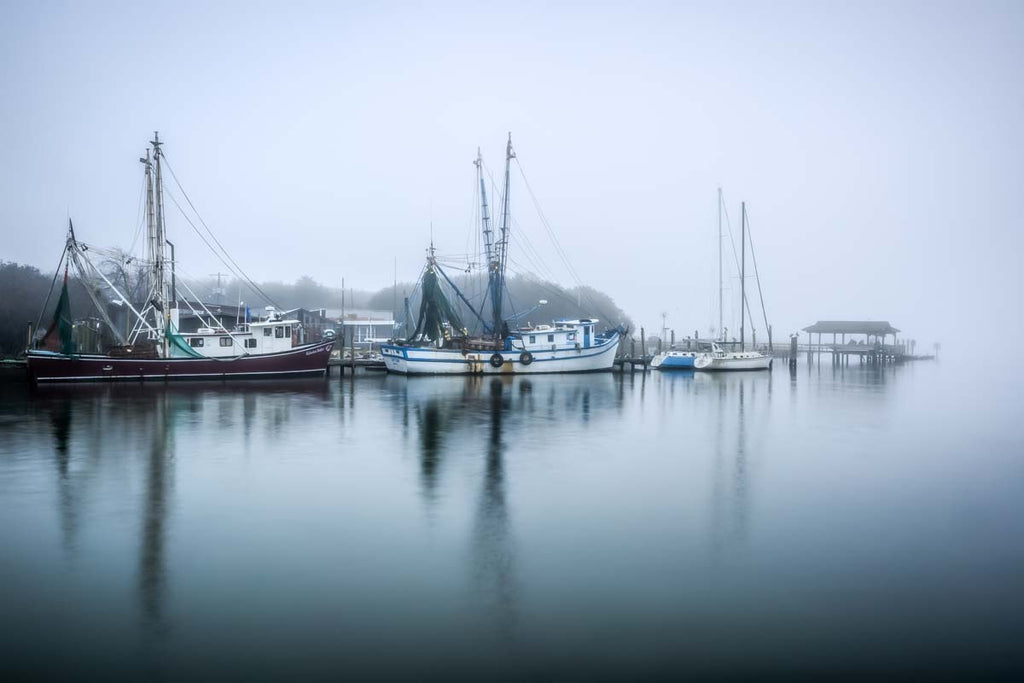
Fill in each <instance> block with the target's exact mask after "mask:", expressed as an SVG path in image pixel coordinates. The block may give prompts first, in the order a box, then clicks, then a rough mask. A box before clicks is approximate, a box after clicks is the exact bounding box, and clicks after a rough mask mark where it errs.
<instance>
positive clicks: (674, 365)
mask: <svg viewBox="0 0 1024 683" xmlns="http://www.w3.org/2000/svg"><path fill="white" fill-rule="evenodd" d="M696 357H697V354H696V353H678V352H668V353H663V354H660V355H659V356H656V357H655V359H654V360H653V361H651V367H652V368H655V369H657V370H693V362H694V360H695V359H696Z"/></svg>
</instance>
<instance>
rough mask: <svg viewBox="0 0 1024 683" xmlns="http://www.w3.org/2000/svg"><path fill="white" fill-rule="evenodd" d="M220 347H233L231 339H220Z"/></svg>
mask: <svg viewBox="0 0 1024 683" xmlns="http://www.w3.org/2000/svg"><path fill="white" fill-rule="evenodd" d="M220 345H221V346H231V337H221V338H220Z"/></svg>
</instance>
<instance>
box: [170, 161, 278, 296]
mask: <svg viewBox="0 0 1024 683" xmlns="http://www.w3.org/2000/svg"><path fill="white" fill-rule="evenodd" d="M160 156H162V157H163V159H164V164H166V166H167V170H168V171H170V172H171V177H172V178H174V184H175V185H177V186H178V189H179V190H181V194H182V196H184V197H185V201H186V202H188V205H189V206H190V207H192V211H194V212H195V214H196V218H198V219H199V222H200V223H202V224H203V227H204V228H206V232H208V233H210V237H212V238H213V241H214V242H216V243H217V246H218V247H220V250H221V251H222V252H224V255H225V256H226V257H227V258H228V260H229V261H231V263H234V264H235V267H236V268H237V269H238V272H240V273H241V274H242V276H243V278H244V279H245V280H246V282H248V283H249V284H250V285H252V287H253V288H254V289H255V290H256V291H257V292H259V293H260V294H262V295H263V296H264V297H265V298H266V299H267V301H269V302H270V303H271V304H273V305H274V307H275V308H280V306H278V305H277V302H275V301H274V300H273V299H271V298H270V297H269V296H267V294H266V292H264V291H263V290H262V289H260V288H259V286H258V285H257V284H256V283H255V282H254V281H253V280H252V278H250V277H249V275H248V274H246V272H245V271H244V270H242V267H241V266H239V265H238V264H237V263H235V259H233V258H231V254H229V253H228V251H227V249H225V248H224V245H223V244H221V243H220V240H218V239H217V236H216V235H214V234H213V231H212V230H210V226H208V225H207V224H206V221H204V220H203V217H202V215H200V213H199V209H197V208H196V206H195V204H193V203H192V199H191V198H189V196H188V192H186V191H185V188H184V187H182V186H181V182H179V181H178V176H177V175H175V173H174V169H173V168H171V164H170V162H169V161H167V154H166V153H164V151H163V150H160ZM175 205H176V206H178V210H179V211H181V212H182V215H184V213H185V212H184V211H183V210H182V209H181V206H180V205H178V203H177V202H175ZM186 220H187V217H186ZM207 244H209V243H208V242H207Z"/></svg>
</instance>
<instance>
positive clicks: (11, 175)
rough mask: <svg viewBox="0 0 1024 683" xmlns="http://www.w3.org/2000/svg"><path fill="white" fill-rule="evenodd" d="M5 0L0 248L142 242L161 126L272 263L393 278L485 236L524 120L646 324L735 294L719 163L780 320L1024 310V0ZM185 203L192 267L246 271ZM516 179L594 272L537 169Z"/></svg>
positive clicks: (600, 257) (704, 318) (36, 255)
mask: <svg viewBox="0 0 1024 683" xmlns="http://www.w3.org/2000/svg"><path fill="white" fill-rule="evenodd" d="M2 4H3V8H2V12H3V20H2V22H0V93H2V96H0V198H2V201H0V231H2V233H0V234H2V245H0V259H4V260H14V261H20V262H25V263H30V264H33V265H36V266H39V267H40V268H43V269H52V268H53V266H54V265H55V263H54V262H55V260H56V258H57V256H58V255H59V251H60V248H61V244H62V241H63V239H64V225H65V222H66V216H67V214H68V212H69V211H70V213H71V215H72V216H73V217H74V219H75V223H76V228H77V230H78V233H79V236H80V237H81V238H82V239H83V240H85V241H88V242H92V243H96V244H104V245H120V246H125V247H127V246H128V245H129V244H130V243H131V241H132V238H133V235H134V234H135V232H136V226H137V225H138V207H139V196H140V188H141V182H142V176H141V166H140V164H139V163H138V161H137V160H138V157H139V156H140V154H141V153H142V152H143V151H144V148H145V145H146V142H147V140H149V139H150V138H151V137H152V132H153V131H154V130H159V131H160V133H161V137H162V138H163V139H164V140H165V141H166V143H167V145H166V148H165V149H166V152H167V157H168V160H169V161H170V164H171V166H172V168H173V169H174V171H175V172H176V174H177V176H178V178H179V179H180V180H181V182H182V185H183V186H184V187H185V189H186V191H187V192H188V193H189V195H190V196H191V198H192V200H193V201H194V202H195V204H196V206H197V207H198V208H199V210H200V212H201V213H202V215H203V217H204V218H205V219H206V221H207V223H208V224H209V225H210V226H211V227H212V228H213V229H214V231H215V232H216V234H217V235H218V236H219V237H220V239H221V241H222V242H224V243H225V244H226V245H228V246H229V250H230V251H231V253H232V255H233V256H234V258H235V260H236V261H237V262H238V263H240V264H241V265H242V266H243V268H245V269H246V270H247V271H248V272H249V274H250V275H252V276H253V277H254V278H255V279H256V280H283V281H293V280H295V279H296V278H297V277H299V276H300V275H303V274H308V275H311V276H313V277H315V278H316V279H318V280H320V281H322V282H324V283H327V284H330V285H334V286H338V285H340V283H341V279H342V277H344V278H345V280H346V283H347V284H349V285H352V286H355V287H358V288H361V289H376V288H378V287H382V286H385V285H387V284H389V283H390V282H391V280H392V277H393V268H394V261H395V259H396V258H397V262H398V270H399V279H402V280H409V279H413V278H415V277H416V275H417V274H418V273H419V271H420V268H421V265H422V260H423V255H424V249H425V248H426V246H427V245H428V242H429V239H430V225H431V223H432V224H433V235H434V240H435V242H436V243H437V245H438V248H439V249H440V250H441V251H443V252H444V253H457V252H461V251H465V249H466V245H467V244H472V242H471V231H472V230H473V201H474V199H473V183H474V176H473V173H474V169H473V166H472V163H471V162H472V160H473V158H474V157H475V154H476V148H477V146H480V147H481V148H482V149H483V153H484V156H485V161H486V163H487V164H488V166H489V168H490V169H491V171H492V172H493V173H495V174H496V175H497V174H499V173H500V171H501V166H502V163H503V151H504V141H505V136H506V134H507V133H508V131H511V132H512V135H513V142H514V145H515V147H516V149H517V152H518V154H519V160H520V161H521V163H522V167H523V169H524V170H525V172H526V177H527V179H528V180H529V182H530V185H531V187H532V188H533V190H534V193H535V194H536V196H537V199H538V200H539V202H540V204H541V207H542V208H543V210H544V213H545V214H546V216H547V218H548V220H549V221H550V224H551V226H552V228H553V229H554V231H555V232H556V234H557V235H558V239H559V241H560V243H561V245H562V247H563V248H564V249H565V251H566V252H567V253H568V254H569V258H570V260H571V263H572V265H573V267H574V268H575V270H576V271H577V272H578V274H579V277H580V278H581V279H582V280H583V281H584V282H586V283H588V284H590V285H593V286H594V287H597V288H599V289H601V290H604V291H606V292H607V293H608V294H610V295H611V296H612V297H613V298H614V299H615V300H616V302H617V303H619V305H620V306H622V307H623V308H624V309H625V310H626V311H627V312H628V313H630V314H631V315H632V316H633V317H634V318H635V319H636V321H637V322H638V323H641V324H644V325H645V326H647V327H648V329H651V330H656V329H658V328H660V327H661V313H662V312H663V311H664V312H666V313H667V314H668V325H669V326H670V327H674V328H676V329H677V330H679V331H680V332H682V331H683V330H693V329H695V328H699V329H701V330H702V331H703V330H705V329H707V328H708V326H709V325H711V324H713V322H714V321H715V319H716V318H717V313H716V310H717V309H716V307H717V298H716V297H717V295H716V288H717V284H716V278H717V271H716V268H717V260H716V259H717V257H716V255H715V237H716V232H715V231H716V229H717V227H716V226H717V223H716V221H717V212H716V188H717V187H718V186H722V188H723V189H724V192H725V198H726V201H727V202H728V210H729V212H730V215H731V218H732V221H733V225H734V227H735V226H738V214H739V202H740V200H746V201H747V202H748V208H749V213H750V224H751V229H752V235H753V240H754V244H755V248H756V250H757V259H758V266H759V268H760V270H761V276H762V278H761V279H762V286H763V290H764V295H765V300H766V304H767V306H768V313H769V318H770V319H771V321H772V322H773V323H774V325H775V329H776V337H777V338H779V337H785V334H786V333H787V332H789V331H792V330H796V329H799V328H800V327H803V326H805V325H807V324H809V323H811V322H813V321H815V320H817V319H859V318H873V319H888V320H890V321H891V322H892V323H893V324H895V325H896V326H898V327H900V328H901V329H903V330H904V331H905V332H906V333H907V334H908V335H909V336H912V337H916V338H917V339H918V340H920V341H921V342H922V343H927V344H929V345H930V343H931V342H932V341H935V340H940V341H942V342H943V343H944V346H946V347H947V348H948V347H952V346H953V345H954V344H955V343H957V342H959V343H968V342H976V341H977V339H978V335H985V336H986V337H988V336H989V335H990V334H992V333H993V332H997V331H1001V330H1003V329H1009V331H1011V332H1019V331H1020V330H1021V309H1022V301H1021V299H1022V297H1021V294H1022V290H1024V278H1022V275H1021V269H1020V267H1019V263H1020V260H1021V248H1022V246H1024V244H1022V241H1024V240H1022V237H1021V228H1022V226H1021V218H1020V216H1021V215H1022V209H1021V189H1022V188H1024V132H1022V126H1024V83H1022V79H1024V76H1022V74H1024V4H1022V3H1020V2H1007V3H998V2H971V3H936V2H927V3H909V2H905V3H897V2H884V3H872V2H855V3H854V2H849V3H837V2H832V3H830V2H815V3H807V4H803V3H797V4H790V3H779V2H759V3H740V4H719V3H706V2H703V3H697V4H693V5H689V4H683V3H676V2H671V3H643V2H641V3H627V2H619V3H596V2H583V3H571V4H568V3H562V4H558V5H557V7H552V5H554V3H547V2H544V3H523V2H515V3H493V4H492V3H485V2H483V3H482V2H471V3H464V4H462V3H402V4H384V3H369V2H366V3H362V2H361V3H355V2H353V3H323V4H319V3H308V4H300V3H276V6H275V5H274V4H260V3H254V2H244V3H241V2H239V3H220V4H219V6H218V7H205V6H204V5H205V3H201V4H196V5H190V4H187V3H172V4H171V5H166V6H161V7H162V8H163V13H156V8H157V6H156V5H153V4H151V3H138V2H135V3H126V4H115V3H86V2H75V3H64V4H61V3H47V2H39V3H28V2H7V1H4V2H3V3H2ZM168 205H169V209H168V221H167V222H168V230H169V232H170V236H171V238H172V239H175V238H176V241H177V242H178V245H179V246H178V256H179V260H180V261H181V267H182V269H183V270H184V271H186V272H188V273H190V274H192V275H206V274H208V273H215V272H217V271H218V270H221V271H223V270H224V268H223V266H221V264H220V263H219V262H218V261H217V260H216V259H215V258H214V257H213V256H212V255H211V254H210V253H209V252H208V251H207V250H206V249H205V248H204V247H203V246H202V245H201V244H200V243H199V241H198V238H197V237H195V236H194V234H192V232H191V229H190V228H189V227H188V225H187V224H186V223H185V222H184V221H183V220H182V219H181V217H180V214H178V213H177V210H176V209H174V207H173V205H172V204H170V203H168ZM512 205H513V212H514V214H515V215H516V219H517V226H516V227H517V230H520V231H521V233H522V234H523V235H525V236H526V237H528V239H529V242H530V243H531V244H532V245H533V246H534V247H535V248H536V249H537V251H538V252H539V253H540V254H542V255H543V258H544V261H545V263H546V264H547V266H548V268H549V269H550V271H552V272H553V274H554V277H556V278H557V279H559V280H560V281H561V282H562V283H563V284H565V285H572V284H573V280H572V277H571V276H570V274H569V273H568V271H567V270H566V268H565V267H564V266H562V264H561V261H560V260H559V258H558V256H557V254H556V251H555V248H554V246H553V245H552V244H551V241H550V240H549V238H548V237H547V233H546V231H545V229H544V227H543V226H542V224H541V222H540V220H539V219H538V216H537V212H536V210H535V209H534V206H533V203H532V201H531V200H530V199H529V195H528V194H527V192H526V191H525V188H524V186H523V183H522V178H521V177H520V176H519V175H518V172H517V173H516V174H514V175H513V189H512ZM525 252H526V249H525V247H524V245H522V244H518V245H517V244H514V245H513V251H512V253H511V258H512V259H513V260H515V261H516V262H517V263H518V264H519V265H520V266H521V267H522V268H529V267H530V266H531V264H530V261H529V260H528V259H526V258H525ZM542 274H546V273H542ZM727 284H729V286H730V287H733V290H732V291H728V292H726V298H727V300H730V299H731V300H732V301H735V300H736V299H737V298H738V294H736V293H735V287H736V280H735V278H730V279H729V282H728V283H727ZM751 285H753V281H751ZM310 303H311V304H315V303H316V302H310ZM731 308H732V309H733V310H735V309H736V306H735V305H734V306H732V307H731ZM727 315H728V312H727ZM728 322H729V321H727V324H728ZM759 327H762V326H759ZM731 329H735V327H734V326H733V327H731Z"/></svg>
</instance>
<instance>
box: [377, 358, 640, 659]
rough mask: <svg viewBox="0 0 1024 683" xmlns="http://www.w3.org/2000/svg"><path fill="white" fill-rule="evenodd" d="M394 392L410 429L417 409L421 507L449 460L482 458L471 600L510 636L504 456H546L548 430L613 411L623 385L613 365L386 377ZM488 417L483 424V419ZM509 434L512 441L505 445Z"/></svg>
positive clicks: (432, 496) (512, 610)
mask: <svg viewBox="0 0 1024 683" xmlns="http://www.w3.org/2000/svg"><path fill="white" fill-rule="evenodd" d="M385 387H386V388H387V389H388V390H389V391H394V392H395V393H396V394H398V396H399V401H400V403H401V405H400V406H399V407H398V409H397V410H396V411H394V413H393V414H394V416H395V417H394V419H395V420H396V421H398V422H399V423H400V425H401V426H402V428H403V429H404V428H407V425H408V417H407V416H408V415H413V416H414V418H413V422H414V423H415V425H416V429H417V431H418V438H419V476H420V491H421V495H422V497H423V500H424V502H425V503H426V505H427V508H428V510H427V514H428V516H429V515H433V514H434V512H433V509H434V508H435V507H436V506H437V505H438V503H439V500H440V494H439V491H440V490H441V482H440V479H441V477H442V475H443V472H444V471H445V466H446V459H449V458H453V457H455V456H463V455H467V456H469V457H476V458H480V459H482V468H481V480H480V488H479V494H478V497H477V502H476V506H475V508H474V511H473V519H472V527H471V536H470V580H471V582H472V585H473V594H474V595H475V596H476V598H475V602H476V607H477V609H478V610H479V611H480V613H481V615H482V618H483V620H484V623H485V624H486V625H487V628H489V629H492V630H493V636H494V638H495V639H496V640H497V641H498V642H501V643H504V644H505V645H506V646H507V645H511V644H512V643H514V641H515V640H516V625H517V622H518V619H517V607H516V595H517V579H516V560H515V557H516V553H515V542H514V530H513V525H512V519H513V514H512V511H511V509H510V508H511V506H510V504H509V500H510V497H509V487H510V485H511V482H510V479H509V476H508V472H509V467H508V464H509V463H508V458H509V457H510V455H511V454H512V453H521V454H524V455H525V454H529V455H531V456H532V455H539V456H541V457H543V451H544V442H545V438H546V436H550V435H551V434H553V433H555V432H559V433H561V434H565V433H566V431H569V432H570V433H571V431H572V426H573V425H574V424H575V425H577V428H578V429H586V428H587V425H588V424H589V423H590V422H591V420H593V419H595V418H596V417H597V416H598V415H599V414H600V413H602V412H604V411H614V410H618V408H619V406H620V404H621V394H620V389H619V388H618V387H617V386H616V380H615V379H614V378H613V377H612V376H611V375H610V374H600V375H578V376H566V375H561V376H556V377H531V378H524V377H515V378H513V377H487V378H482V377H455V378H445V377H431V378H405V377H398V376H394V375H391V376H388V377H387V378H386V379H385ZM485 426H486V432H485V431H484V430H483V428H484V427H485ZM510 434H515V435H516V436H515V440H516V444H517V448H516V449H515V450H510V449H509V447H508V444H509V441H510V438H509V435H510Z"/></svg>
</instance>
